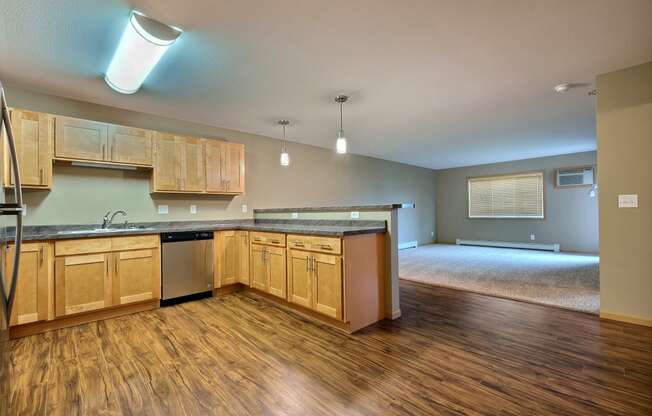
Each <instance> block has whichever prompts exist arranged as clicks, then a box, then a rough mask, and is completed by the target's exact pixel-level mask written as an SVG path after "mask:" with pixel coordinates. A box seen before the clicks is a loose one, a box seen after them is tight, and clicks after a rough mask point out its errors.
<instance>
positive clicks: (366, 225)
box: [8, 220, 387, 241]
mask: <svg viewBox="0 0 652 416" xmlns="http://www.w3.org/2000/svg"><path fill="white" fill-rule="evenodd" d="M128 227H129V228H124V226H122V225H118V226H115V227H112V228H110V229H108V230H100V228H101V227H100V225H99V224H83V225H34V226H25V227H23V241H36V240H62V239H74V238H87V237H104V236H106V237H108V236H124V235H143V234H160V233H169V232H180V231H220V230H247V231H269V232H279V233H288V234H304V235H322V236H333V237H344V236H347V235H354V234H370V233H384V232H385V231H386V230H387V227H386V224H385V222H384V221H346V220H345V221H333V220H256V221H254V220H222V221H171V222H143V223H131V224H129V225H128ZM14 232H15V231H14V230H11V229H9V230H8V240H11V237H12V236H13V234H14Z"/></svg>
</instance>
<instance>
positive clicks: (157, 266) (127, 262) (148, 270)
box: [112, 249, 161, 305]
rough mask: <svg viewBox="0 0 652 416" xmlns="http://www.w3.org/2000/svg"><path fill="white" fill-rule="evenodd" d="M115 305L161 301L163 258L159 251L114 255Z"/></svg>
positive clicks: (124, 252)
mask: <svg viewBox="0 0 652 416" xmlns="http://www.w3.org/2000/svg"><path fill="white" fill-rule="evenodd" d="M112 256H113V276H112V283H113V289H112V291H113V304H114V305H124V304H127V303H133V302H142V301H145V300H152V299H159V298H160V297H161V293H160V292H161V278H160V276H161V258H160V255H159V250H158V249H146V250H131V251H121V252H119V253H113V255H112Z"/></svg>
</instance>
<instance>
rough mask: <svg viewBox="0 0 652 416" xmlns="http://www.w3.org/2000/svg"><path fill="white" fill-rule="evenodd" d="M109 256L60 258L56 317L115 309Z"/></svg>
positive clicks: (87, 255)
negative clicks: (106, 308) (112, 306)
mask: <svg viewBox="0 0 652 416" xmlns="http://www.w3.org/2000/svg"><path fill="white" fill-rule="evenodd" d="M110 257H111V255H110V254H109V253H101V254H82V255H72V256H63V257H57V258H56V260H55V272H54V279H55V295H54V298H55V315H56V316H57V317H59V316H65V315H71V314H74V313H79V312H86V311H92V310H96V309H102V308H105V307H107V306H111V303H112V293H111V289H112V287H111V271H110V269H109V260H110Z"/></svg>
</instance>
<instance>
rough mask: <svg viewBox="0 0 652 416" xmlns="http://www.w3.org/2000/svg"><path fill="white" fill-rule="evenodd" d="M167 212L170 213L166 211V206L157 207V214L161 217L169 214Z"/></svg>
mask: <svg viewBox="0 0 652 416" xmlns="http://www.w3.org/2000/svg"><path fill="white" fill-rule="evenodd" d="M169 212H170V210H169V209H168V206H167V205H159V206H158V213H159V214H161V215H165V214H167V213H169Z"/></svg>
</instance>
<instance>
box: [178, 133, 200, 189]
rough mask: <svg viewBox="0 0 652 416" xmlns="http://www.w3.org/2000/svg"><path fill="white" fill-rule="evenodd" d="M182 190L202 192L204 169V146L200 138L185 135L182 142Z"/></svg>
mask: <svg viewBox="0 0 652 416" xmlns="http://www.w3.org/2000/svg"><path fill="white" fill-rule="evenodd" d="M182 175H183V190H184V191H186V192H204V190H206V171H205V170H204V146H203V143H202V140H201V139H197V138H195V137H185V138H184V143H183V162H182Z"/></svg>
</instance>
